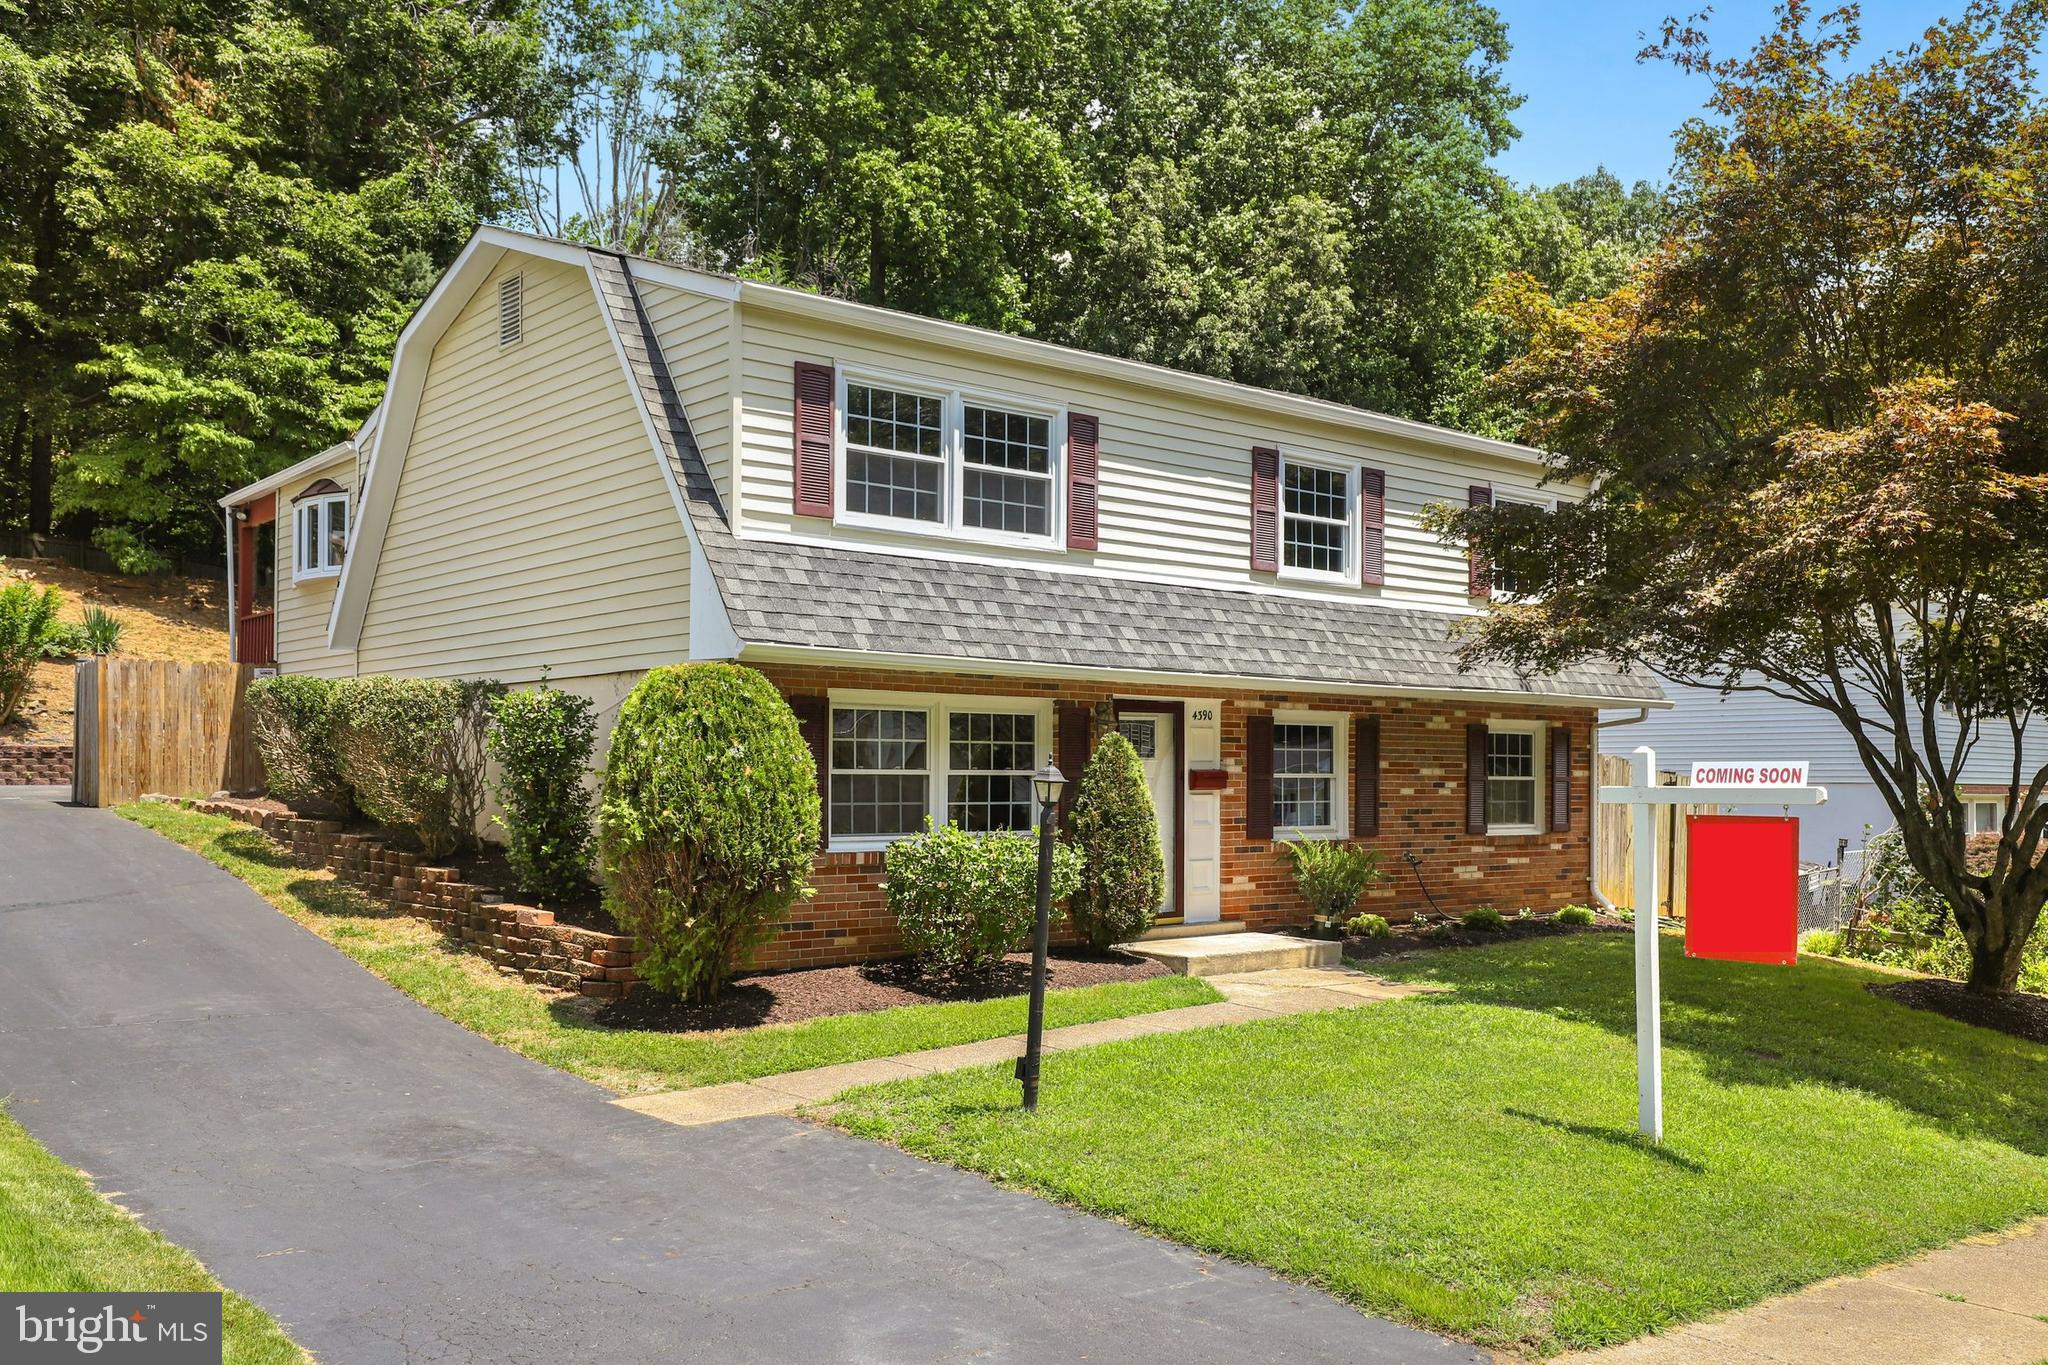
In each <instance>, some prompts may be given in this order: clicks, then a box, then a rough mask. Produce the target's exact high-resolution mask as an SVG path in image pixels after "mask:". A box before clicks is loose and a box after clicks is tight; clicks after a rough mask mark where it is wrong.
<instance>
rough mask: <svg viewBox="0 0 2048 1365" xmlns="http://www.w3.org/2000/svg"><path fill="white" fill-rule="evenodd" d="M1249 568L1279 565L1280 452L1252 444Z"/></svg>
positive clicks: (1271, 569)
mask: <svg viewBox="0 0 2048 1365" xmlns="http://www.w3.org/2000/svg"><path fill="white" fill-rule="evenodd" d="M1252 568H1253V570H1254V571H1256V572H1259V573H1276V572H1278V571H1279V568H1280V452H1279V451H1278V450H1275V449H1274V448H1272V447H1271V446H1253V447H1252Z"/></svg>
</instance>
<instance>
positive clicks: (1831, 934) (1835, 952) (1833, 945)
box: [1799, 929, 1842, 957]
mask: <svg viewBox="0 0 2048 1365" xmlns="http://www.w3.org/2000/svg"><path fill="white" fill-rule="evenodd" d="M1799 951H1800V952H1802V953H1816V954H1818V955H1819V956H1821V957H1840V956H1841V955H1842V931H1841V930H1839V929H1809V930H1807V931H1806V932H1805V933H1803V934H1801V935H1800V936H1799Z"/></svg>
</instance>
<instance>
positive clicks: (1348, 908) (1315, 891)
mask: <svg viewBox="0 0 2048 1365" xmlns="http://www.w3.org/2000/svg"><path fill="white" fill-rule="evenodd" d="M1280 846H1281V847H1282V848H1284V849H1286V850H1287V856H1288V858H1289V860H1291V861H1292V862H1293V864H1294V885H1295V887H1296V888H1297V889H1298V890H1299V891H1300V892H1301V898H1302V899H1303V900H1305V901H1307V902H1308V908H1309V910H1310V911H1311V912H1312V913H1313V914H1315V915H1316V916H1317V917H1318V918H1320V919H1323V920H1326V921H1329V922H1332V923H1342V922H1343V920H1344V918H1345V917H1346V916H1347V915H1349V914H1350V913H1351V912H1352V910H1353V909H1354V908H1356V906H1357V905H1358V898H1359V897H1360V896H1363V895H1364V894H1365V893H1366V890H1367V888H1369V887H1371V886H1372V885H1373V884H1374V883H1376V882H1379V881H1381V880H1383V879H1384V877H1383V874H1382V873H1381V872H1380V854H1379V850H1378V849H1376V848H1360V847H1359V846H1357V845H1355V844H1340V843H1338V842H1336V841H1335V840H1333V839H1297V840H1283V841H1282V843H1281V845H1280Z"/></svg>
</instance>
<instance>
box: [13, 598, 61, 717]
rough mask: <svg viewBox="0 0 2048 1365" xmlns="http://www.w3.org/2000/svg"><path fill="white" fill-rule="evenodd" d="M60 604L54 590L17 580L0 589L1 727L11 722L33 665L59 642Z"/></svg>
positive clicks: (31, 672) (24, 692) (31, 676)
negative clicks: (58, 616) (58, 613)
mask: <svg viewBox="0 0 2048 1365" xmlns="http://www.w3.org/2000/svg"><path fill="white" fill-rule="evenodd" d="M59 600H60V599H59V597H58V594H57V590H56V589H55V588H42V589H38V588H36V587H35V586H34V585H33V584H31V583H26V582H23V581H21V580H19V579H17V580H15V581H14V582H12V583H8V584H5V585H4V586H0V725H5V724H6V723H7V722H8V721H10V720H12V719H14V708H15V707H17V706H19V705H21V699H22V698H23V697H25V696H27V695H28V685H29V680H30V679H32V678H33V677H35V672H36V665H37V664H39V663H41V662H42V661H43V659H44V657H45V655H46V653H47V651H48V650H49V649H50V648H51V647H52V646H53V645H56V644H58V643H59V641H60V636H61V634H62V632H63V629H64V628H63V626H62V625H61V624H60V623H59V622H58V620H57V603H58V602H59Z"/></svg>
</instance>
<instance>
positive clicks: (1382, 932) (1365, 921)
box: [1344, 910, 1394, 938]
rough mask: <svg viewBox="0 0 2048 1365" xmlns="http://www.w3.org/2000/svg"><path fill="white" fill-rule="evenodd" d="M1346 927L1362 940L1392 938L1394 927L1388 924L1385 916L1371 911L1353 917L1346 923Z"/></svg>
mask: <svg viewBox="0 0 2048 1365" xmlns="http://www.w3.org/2000/svg"><path fill="white" fill-rule="evenodd" d="M1344 927H1345V929H1346V930H1348V931H1349V932H1351V933H1354V934H1357V935H1358V936H1359V937H1360V938H1392V937H1393V936H1394V926H1393V925H1391V924H1389V923H1387V917H1386V916H1385V915H1375V914H1373V913H1372V912H1371V911H1370V910H1368V911H1365V912H1364V913H1362V914H1357V915H1353V916H1352V917H1351V918H1350V919H1348V920H1346V921H1344Z"/></svg>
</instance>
